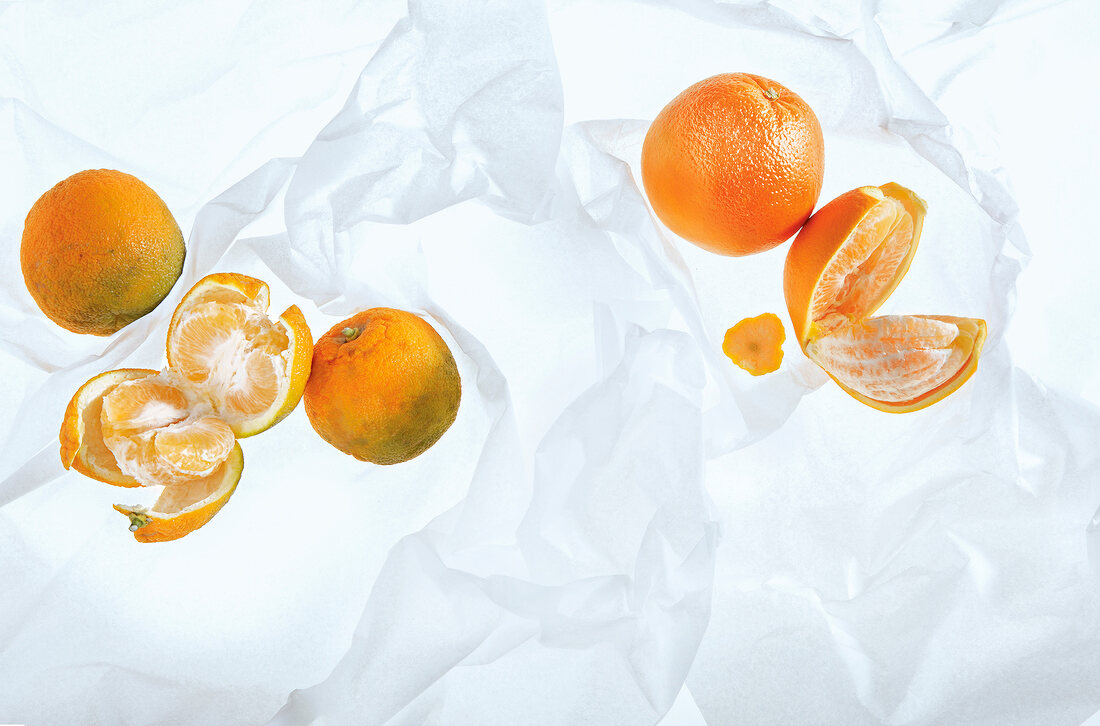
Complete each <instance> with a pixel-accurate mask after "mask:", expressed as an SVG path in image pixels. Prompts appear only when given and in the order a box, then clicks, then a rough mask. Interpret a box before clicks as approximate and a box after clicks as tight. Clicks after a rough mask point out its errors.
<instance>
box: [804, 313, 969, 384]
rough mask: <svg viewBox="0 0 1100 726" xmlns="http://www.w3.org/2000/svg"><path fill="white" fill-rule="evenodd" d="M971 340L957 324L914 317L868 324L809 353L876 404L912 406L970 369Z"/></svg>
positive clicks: (824, 339)
mask: <svg viewBox="0 0 1100 726" xmlns="http://www.w3.org/2000/svg"><path fill="white" fill-rule="evenodd" d="M972 350H973V337H972V336H968V335H961V334H960V328H959V325H958V324H957V323H955V322H950V321H946V320H940V319H936V318H930V317H921V316H916V315H885V316H881V317H874V318H868V319H866V320H864V321H862V322H859V323H856V324H854V325H850V326H846V327H842V328H838V329H835V330H833V331H832V332H830V333H828V334H826V335H823V336H821V337H819V338H816V339H814V340H811V341H810V342H809V343H808V344H807V346H806V353H807V355H809V356H810V358H811V359H812V360H814V362H816V363H817V364H818V365H820V366H821V367H822V368H824V369H825V370H826V371H828V372H829V373H830V374H831V375H832V376H833V377H834V378H836V379H837V380H838V381H840V382H841V383H843V384H844V385H846V386H848V387H849V388H851V389H852V390H854V391H857V392H858V393H861V394H863V395H864V396H867V397H868V398H872V399H875V400H878V401H885V402H888V403H900V402H904V401H911V400H914V399H916V398H918V397H920V396H922V395H924V394H925V393H927V392H928V391H931V390H933V389H935V388H937V387H938V386H940V385H942V384H943V383H946V382H947V381H948V380H950V379H951V378H953V377H954V376H955V375H956V374H958V373H959V371H960V370H962V368H963V367H964V366H965V365H966V364H967V362H968V361H969V359H970V355H971V352H972Z"/></svg>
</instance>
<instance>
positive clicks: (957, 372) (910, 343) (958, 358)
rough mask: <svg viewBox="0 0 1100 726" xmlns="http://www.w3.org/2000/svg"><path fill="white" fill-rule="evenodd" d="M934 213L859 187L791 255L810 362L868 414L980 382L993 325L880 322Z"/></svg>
mask: <svg viewBox="0 0 1100 726" xmlns="http://www.w3.org/2000/svg"><path fill="white" fill-rule="evenodd" d="M926 212H927V205H926V204H925V202H924V200H922V199H921V198H920V197H918V196H917V195H916V194H914V193H913V192H912V191H910V190H909V189H906V188H905V187H903V186H901V185H899V184H894V183H890V184H884V185H883V186H881V187H871V186H867V187H859V188H858V189H853V190H852V191H850V192H847V193H845V194H842V195H841V196H839V197H837V198H836V199H834V200H833V201H831V202H829V203H828V204H826V205H825V206H824V207H822V208H821V209H820V210H818V211H817V213H816V214H814V215H813V216H812V217H811V218H810V219H809V221H808V222H807V223H806V225H805V226H804V227H803V228H802V230H801V231H800V232H799V233H798V236H797V237H796V238H795V240H794V242H793V243H792V244H791V248H790V249H789V250H788V252H787V260H786V266H785V268H784V273H783V291H784V295H785V297H786V301H787V311H788V312H789V313H790V316H791V323H792V325H793V326H794V334H795V337H796V338H797V339H798V342H799V345H800V346H801V347H802V350H803V351H804V352H805V353H806V355H807V356H808V357H809V358H810V359H811V360H813V361H814V362H815V363H817V364H818V365H819V366H820V367H821V368H822V369H823V370H824V371H825V372H826V373H828V374H829V376H830V377H832V378H833V380H834V381H836V382H837V383H838V384H839V385H840V387H841V388H843V389H844V390H845V391H847V392H848V393H849V394H851V395H852V396H853V397H855V398H856V399H857V400H859V401H862V402H863V403H865V404H867V405H868V406H872V407H874V408H877V409H879V410H880V411H887V412H891V413H903V412H906V411H916V410H919V409H922V408H926V407H927V406H930V405H932V404H933V403H935V402H937V401H939V400H942V399H943V398H945V397H946V396H948V395H950V394H951V393H953V392H954V391H956V390H958V388H959V387H960V386H962V384H963V383H965V382H966V381H967V379H969V378H970V376H971V375H973V373H974V371H975V370H976V369H977V366H978V358H979V356H980V354H981V350H982V346H983V344H984V343H985V337H986V323H985V321H984V320H980V319H977V318H962V317H951V316H943V315H886V316H881V317H872V315H873V314H874V312H875V311H876V310H878V308H879V307H880V306H881V305H882V304H883V303H884V302H885V301H886V299H887V298H888V297H889V295H890V293H892V292H893V291H894V290H895V289H896V288H897V286H898V284H899V283H900V282H901V279H902V278H903V277H904V276H905V273H906V272H907V271H908V270H909V265H910V263H911V262H912V260H913V255H914V254H915V252H916V249H917V243H918V241H919V240H920V233H921V227H922V224H923V221H924V215H925V213H926Z"/></svg>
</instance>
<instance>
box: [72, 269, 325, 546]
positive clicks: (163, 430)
mask: <svg viewBox="0 0 1100 726" xmlns="http://www.w3.org/2000/svg"><path fill="white" fill-rule="evenodd" d="M267 305H268V290H267V286H266V285H265V284H264V283H263V282H261V281H259V280H255V279H254V278H249V277H245V276H243V275H234V274H228V273H226V274H217V275H209V276H207V277H206V278H203V280H200V281H199V283H198V284H196V285H195V287H193V288H192V289H191V291H190V292H189V293H188V294H187V295H185V296H184V298H183V300H182V301H181V302H180V304H179V306H178V307H177V308H176V311H175V313H174V314H173V317H172V323H171V326H170V328H169V334H168V342H167V353H168V367H167V369H166V370H164V371H162V372H159V373H158V372H156V371H150V370H124V371H111V372H108V373H104V374H101V375H99V376H96V377H95V378H93V379H92V380H90V381H88V383H86V384H85V385H84V386H82V387H81V389H80V390H79V391H77V394H76V395H75V396H74V397H73V400H72V401H71V402H70V404H69V407H68V409H67V410H66V414H65V420H64V423H63V424H62V430H61V441H62V448H61V456H62V463H63V464H64V465H65V466H66V468H68V467H69V466H73V467H75V468H76V469H78V470H79V471H81V472H83V473H86V474H88V475H89V476H92V477H94V478H97V479H100V480H102V481H107V482H108V483H112V484H118V485H121V486H163V487H165V489H164V491H163V492H162V494H161V495H160V498H159V499H158V500H157V503H156V504H154V505H153V506H152V508H150V509H148V510H145V509H142V508H140V507H116V509H118V510H119V511H120V512H123V513H126V514H127V516H129V517H130V518H131V521H132V522H134V535H135V537H136V538H137V539H138V540H139V541H142V542H149V541H161V540H164V539H176V538H178V537H181V536H183V535H184V534H186V533H187V532H189V531H192V530H193V529H196V528H198V527H200V526H202V525H203V524H205V523H206V522H207V521H209V519H210V517H212V516H213V515H214V514H215V513H216V512H217V511H218V510H219V509H220V508H221V507H222V506H223V505H224V504H225V502H226V501H227V500H228V498H229V496H230V495H231V494H232V492H233V490H234V488H235V487H236V483H237V479H238V478H239V477H240V472H241V469H242V467H243V459H242V458H241V456H242V455H241V451H240V447H239V446H238V445H237V443H236V440H237V439H238V438H241V437H244V436H251V435H253V434H256V433H259V432H260V431H263V430H265V429H267V428H269V427H271V426H272V425H274V424H275V423H276V422H278V421H279V420H281V419H282V418H283V417H284V416H286V415H287V414H288V413H289V412H290V411H291V410H292V409H293V408H294V407H295V405H297V403H298V400H299V399H300V398H301V395H302V390H303V389H304V387H305V380H306V379H307V378H308V377H309V363H310V355H311V353H312V345H313V341H312V336H311V335H310V333H309V328H308V326H307V325H306V324H305V319H304V318H303V317H302V314H301V311H299V310H298V309H297V308H296V307H293V306H292V307H291V308H288V309H287V310H286V311H285V312H284V313H283V315H282V316H281V317H280V318H279V319H278V320H277V321H272V320H270V319H269V318H268V317H267V315H266V311H267ZM200 495H201V496H200ZM143 512H144V513H145V514H142V513H143ZM146 514H149V516H145V515H146ZM154 525H155V526H154Z"/></svg>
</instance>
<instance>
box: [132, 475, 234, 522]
mask: <svg viewBox="0 0 1100 726" xmlns="http://www.w3.org/2000/svg"><path fill="white" fill-rule="evenodd" d="M225 467H226V464H225V463H222V465H221V466H219V467H218V468H217V469H216V470H215V471H214V472H213V473H212V474H210V475H208V476H204V477H202V478H199V479H192V480H190V481H186V482H183V483H182V484H179V485H177V486H174V487H165V488H164V489H163V491H161V493H160V496H159V497H157V501H156V502H154V504H153V506H152V507H150V508H149V509H150V510H151V511H153V512H156V513H157V514H165V515H171V514H177V513H179V512H182V511H183V510H185V509H189V508H191V507H193V506H194V505H196V504H198V503H199V502H202V501H203V500H205V499H207V498H208V497H209V496H210V495H211V494H214V493H215V492H217V491H219V490H220V489H221V488H222V486H224V482H223V481H222V480H223V479H224V478H225V471H224V470H225Z"/></svg>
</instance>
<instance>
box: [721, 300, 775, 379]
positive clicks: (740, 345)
mask: <svg viewBox="0 0 1100 726" xmlns="http://www.w3.org/2000/svg"><path fill="white" fill-rule="evenodd" d="M786 339H787V334H786V333H785V332H784V331H783V321H782V320H780V319H779V316H778V315H776V314H775V313H763V314H761V315H757V316H756V317H755V318H745V319H744V320H742V321H740V322H739V323H737V324H736V325H734V326H733V327H732V328H730V329H729V330H727V331H726V337H725V339H724V340H723V341H722V352H723V353H725V354H726V357H727V358H729V359H730V360H731V361H733V362H734V363H735V364H737V366H738V367H740V368H742V369H744V370H746V371H748V372H749V373H750V374H752V375H754V376H762V375H764V374H765V373H773V372H775V371H777V370H779V366H780V365H781V364H782V363H783V341H784V340H786Z"/></svg>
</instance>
